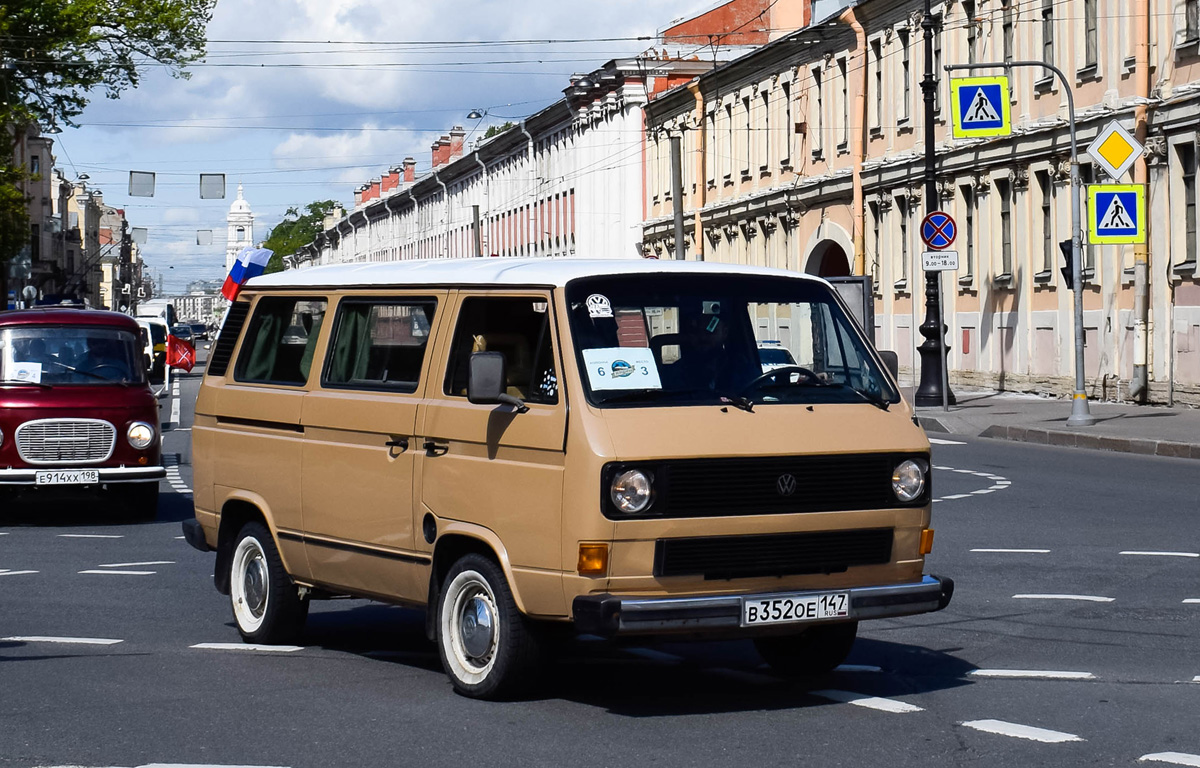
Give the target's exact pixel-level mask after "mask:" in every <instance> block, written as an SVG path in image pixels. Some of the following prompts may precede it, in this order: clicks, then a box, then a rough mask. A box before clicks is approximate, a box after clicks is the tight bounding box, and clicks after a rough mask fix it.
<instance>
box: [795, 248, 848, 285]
mask: <svg viewBox="0 0 1200 768" xmlns="http://www.w3.org/2000/svg"><path fill="white" fill-rule="evenodd" d="M804 271H805V272H808V273H809V274H811V275H818V276H820V277H847V276H849V274H850V260H849V259H848V258H847V257H846V250H845V249H844V248H842V246H841V245H839V244H838V243H836V242H834V241H833V240H825V241H823V242H821V243H818V244H817V247H816V248H814V249H813V250H812V253H811V254H810V255H809V257H808V263H807V264H805V266H804Z"/></svg>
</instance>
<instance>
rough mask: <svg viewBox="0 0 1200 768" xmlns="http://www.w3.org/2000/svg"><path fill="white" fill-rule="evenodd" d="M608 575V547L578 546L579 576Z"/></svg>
mask: <svg viewBox="0 0 1200 768" xmlns="http://www.w3.org/2000/svg"><path fill="white" fill-rule="evenodd" d="M606 573H608V545H607V544H580V545H579V575H580V576H603V575H605V574H606Z"/></svg>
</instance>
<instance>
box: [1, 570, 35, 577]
mask: <svg viewBox="0 0 1200 768" xmlns="http://www.w3.org/2000/svg"><path fill="white" fill-rule="evenodd" d="M27 573H37V571H0V576H24V575H25V574H27Z"/></svg>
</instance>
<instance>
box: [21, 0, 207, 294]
mask: <svg viewBox="0 0 1200 768" xmlns="http://www.w3.org/2000/svg"><path fill="white" fill-rule="evenodd" d="M215 4H216V0H3V2H0V298H3V297H4V296H7V294H8V285H7V279H8V268H7V266H6V262H7V261H8V260H9V259H10V258H12V257H13V256H14V255H15V254H16V253H17V251H19V250H20V249H21V248H22V247H23V246H24V245H25V244H26V243H28V241H29V219H28V213H27V200H26V199H25V196H24V195H23V194H21V192H20V190H19V188H18V187H16V184H17V183H18V182H19V181H21V180H23V179H24V178H26V175H25V169H24V168H20V167H17V166H15V165H14V161H13V150H14V148H15V145H16V139H17V137H18V136H19V135H20V133H21V132H23V131H24V130H25V129H26V126H29V125H35V124H36V125H41V126H43V127H51V126H59V125H63V124H66V125H73V124H74V123H73V120H74V118H75V117H78V116H79V114H80V113H82V112H83V110H84V107H86V106H87V104H88V102H89V100H90V98H91V95H92V92H93V91H95V90H97V89H101V90H103V93H104V95H105V96H107V97H108V98H110V99H115V98H118V97H119V96H120V95H121V93H122V92H123V91H125V90H126V89H128V88H136V87H137V86H138V84H139V83H140V82H141V78H142V75H143V74H144V73H145V71H146V70H147V68H149V67H151V66H161V67H163V68H165V69H166V71H167V72H168V73H169V74H170V75H171V76H173V77H187V76H188V73H187V70H186V67H187V66H188V65H189V64H192V63H194V62H196V61H198V60H199V59H201V58H202V57H203V56H204V46H205V43H206V38H205V29H206V27H207V26H208V21H209V19H210V18H211V17H212V9H213V6H214V5H215ZM14 244H15V245H14Z"/></svg>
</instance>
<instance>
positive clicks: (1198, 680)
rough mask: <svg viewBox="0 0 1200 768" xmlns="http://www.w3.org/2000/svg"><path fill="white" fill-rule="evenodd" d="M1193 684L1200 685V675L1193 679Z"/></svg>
mask: <svg viewBox="0 0 1200 768" xmlns="http://www.w3.org/2000/svg"><path fill="white" fill-rule="evenodd" d="M1192 682H1193V683H1200V675H1196V676H1195V677H1193V678H1192Z"/></svg>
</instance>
